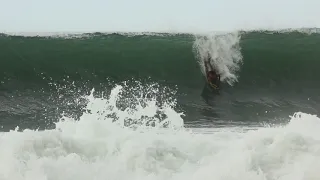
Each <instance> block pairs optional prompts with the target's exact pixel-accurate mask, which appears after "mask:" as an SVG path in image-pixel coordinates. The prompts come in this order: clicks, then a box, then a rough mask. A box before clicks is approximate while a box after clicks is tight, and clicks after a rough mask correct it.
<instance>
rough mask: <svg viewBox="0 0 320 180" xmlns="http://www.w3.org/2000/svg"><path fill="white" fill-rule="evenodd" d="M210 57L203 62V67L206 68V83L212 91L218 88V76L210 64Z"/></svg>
mask: <svg viewBox="0 0 320 180" xmlns="http://www.w3.org/2000/svg"><path fill="white" fill-rule="evenodd" d="M209 60H210V57H209V59H208V60H205V61H204V65H205V68H206V75H207V81H208V84H209V85H210V86H211V87H212V88H213V89H219V88H220V75H219V74H217V72H216V70H215V69H214V68H213V66H212V65H211V64H210V61H209Z"/></svg>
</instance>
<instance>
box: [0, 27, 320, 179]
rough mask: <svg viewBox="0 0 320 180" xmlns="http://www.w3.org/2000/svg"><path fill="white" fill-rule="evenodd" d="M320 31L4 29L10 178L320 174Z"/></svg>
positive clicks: (5, 144)
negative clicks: (214, 75) (208, 72)
mask: <svg viewBox="0 0 320 180" xmlns="http://www.w3.org/2000/svg"><path fill="white" fill-rule="evenodd" d="M319 32H320V31H319V30H318V29H299V30H290V29H289V30H279V31H267V30H265V31H262V30H259V31H236V32H219V33H217V32H215V33H214V32H212V33H207V34H179V33H152V32H150V33H146V32H143V33H130V32H128V33H116V32H115V33H79V34H72V33H68V34H63V35H37V34H35V35H27V34H0V49H1V50H0V180H70V179H73V180H75V179H76V180H88V179H90V180H105V179H110V180H127V179H128V180H135V179H137V180H191V179H192V180H199V179H201V180H206V179H208V180H239V179H243V180H318V179H320V172H319V167H320V131H319V129H320V119H319V118H318V115H319V112H320V105H319V103H320V94H319V92H320V71H319V67H320V34H319ZM208 57H210V58H211V64H212V65H213V66H214V67H215V68H217V69H218V72H219V73H220V74H221V80H222V85H221V89H220V91H212V90H211V89H210V88H208V86H207V84H206V81H205V76H204V66H203V60H204V59H207V58H208Z"/></svg>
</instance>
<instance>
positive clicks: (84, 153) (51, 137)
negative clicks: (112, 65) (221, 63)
mask: <svg viewBox="0 0 320 180" xmlns="http://www.w3.org/2000/svg"><path fill="white" fill-rule="evenodd" d="M146 88H148V87H146ZM122 90H123V87H122V86H116V87H115V88H113V89H112V91H111V93H110V95H109V97H108V98H102V97H94V96H93V94H92V93H93V91H92V93H91V94H90V95H89V96H87V97H85V98H86V100H87V105H86V108H85V110H86V111H85V113H83V115H82V116H81V117H80V119H79V120H75V119H73V118H68V117H63V118H61V119H60V121H59V122H57V123H56V128H55V129H52V130H44V131H36V130H29V129H26V130H23V131H18V129H16V130H12V131H10V132H6V133H2V134H1V136H0V143H1V144H0V146H1V149H0V159H1V161H0V175H1V176H0V178H1V179H10V180H22V179H27V180H31V179H32V180H43V179H48V180H50V179H55V180H67V179H79V180H82V179H83V180H84V179H97V180H100V179H106V178H107V179H184V180H186V179H208V180H209V179H210V180H211V179H217V180H220V179H239V178H240V179H248V180H265V179H283V180H287V179H288V180H289V179H290V180H298V179H299V180H302V179H317V178H318V177H319V176H320V174H319V171H318V167H319V166H320V164H319V162H320V153H319V149H320V134H319V131H318V130H319V128H320V119H319V118H317V117H316V116H313V115H309V114H305V113H296V114H294V116H293V117H291V120H290V122H289V123H288V124H287V125H285V126H282V127H270V128H262V127H260V128H256V129H246V128H241V127H238V128H232V127H225V128H222V129H209V130H202V129H185V128H183V120H182V118H181V116H182V114H181V113H178V112H176V111H174V110H173V108H172V106H173V105H172V102H170V101H168V102H165V103H161V104H162V105H161V106H158V105H157V102H156V100H155V99H156V97H149V98H147V97H146V96H147V94H144V93H141V94H140V95H141V96H135V97H134V98H130V100H129V101H130V103H128V101H126V102H127V103H128V104H127V107H126V108H118V107H117V105H116V102H117V101H119V100H120V101H121V100H124V99H126V98H125V97H122V96H121V91H122ZM128 90H129V89H128ZM153 90H156V89H153ZM173 104H174V103H173ZM161 113H162V114H163V115H165V117H164V118H162V119H161V118H159V116H157V114H161ZM148 125H149V126H148ZM164 126H166V127H167V128H163V127H164Z"/></svg>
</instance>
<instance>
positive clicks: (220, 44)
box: [193, 32, 242, 85]
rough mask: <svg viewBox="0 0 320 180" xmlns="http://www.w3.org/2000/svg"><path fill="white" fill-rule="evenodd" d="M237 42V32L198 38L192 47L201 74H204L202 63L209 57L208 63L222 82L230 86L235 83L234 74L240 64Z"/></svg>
mask: <svg viewBox="0 0 320 180" xmlns="http://www.w3.org/2000/svg"><path fill="white" fill-rule="evenodd" d="M239 42H240V35H239V34H238V33H237V32H235V33H228V34H216V33H210V34H207V35H205V36H198V37H197V39H196V40H195V42H194V45H193V46H194V49H195V53H196V56H197V59H198V63H199V65H200V67H201V70H202V73H203V74H205V67H204V61H205V60H208V57H210V58H211V62H210V63H211V65H212V66H213V67H214V68H215V69H216V70H217V71H218V73H219V74H221V80H222V81H224V80H225V81H227V82H228V83H229V84H230V85H232V84H233V83H234V82H236V81H237V75H236V73H237V71H238V70H239V65H240V64H241V63H242V55H241V52H240V45H239Z"/></svg>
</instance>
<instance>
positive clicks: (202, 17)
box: [0, 0, 320, 32]
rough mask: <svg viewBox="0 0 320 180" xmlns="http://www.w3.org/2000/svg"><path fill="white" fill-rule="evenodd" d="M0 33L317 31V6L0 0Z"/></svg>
mask: <svg viewBox="0 0 320 180" xmlns="http://www.w3.org/2000/svg"><path fill="white" fill-rule="evenodd" d="M0 4H1V6H0V31H1V32H61V31H62V32H66V31H72V32H75V31H81V32H83V31H156V32H158V31H174V32H176V31H178V32H199V31H221V30H234V29H256V28H268V29H269V28H272V29H277V28H300V27H320V18H319V17H320V11H319V10H318V9H319V8H320V0H263V1H262V0H157V1H156V0H50V1H49V0H0Z"/></svg>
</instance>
